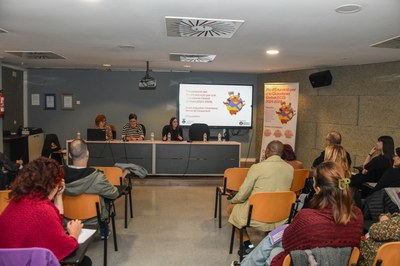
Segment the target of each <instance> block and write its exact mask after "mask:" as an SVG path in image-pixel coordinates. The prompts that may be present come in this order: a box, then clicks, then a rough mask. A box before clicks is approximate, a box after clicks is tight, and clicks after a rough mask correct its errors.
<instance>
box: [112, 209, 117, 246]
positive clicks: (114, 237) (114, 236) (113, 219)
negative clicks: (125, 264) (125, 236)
mask: <svg viewBox="0 0 400 266" xmlns="http://www.w3.org/2000/svg"><path fill="white" fill-rule="evenodd" d="M111 225H112V230H113V239H114V250H115V251H118V244H117V230H116V229H115V213H113V214H112V216H111Z"/></svg>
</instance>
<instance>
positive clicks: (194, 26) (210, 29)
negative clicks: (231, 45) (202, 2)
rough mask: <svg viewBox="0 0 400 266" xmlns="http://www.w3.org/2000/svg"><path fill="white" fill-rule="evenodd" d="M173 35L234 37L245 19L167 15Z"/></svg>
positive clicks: (168, 27) (166, 19)
mask: <svg viewBox="0 0 400 266" xmlns="http://www.w3.org/2000/svg"><path fill="white" fill-rule="evenodd" d="M165 22H166V26H167V35H168V36H171V37H202V38H232V36H233V35H234V34H235V32H236V31H237V30H238V29H239V27H240V26H241V25H242V24H243V23H244V20H227V19H209V18H188V17H169V16H166V17H165Z"/></svg>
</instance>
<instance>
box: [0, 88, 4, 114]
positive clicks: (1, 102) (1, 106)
mask: <svg viewBox="0 0 400 266" xmlns="http://www.w3.org/2000/svg"><path fill="white" fill-rule="evenodd" d="M3 115H4V94H3V92H2V91H0V116H3Z"/></svg>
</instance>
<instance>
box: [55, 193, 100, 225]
mask: <svg viewBox="0 0 400 266" xmlns="http://www.w3.org/2000/svg"><path fill="white" fill-rule="evenodd" d="M99 202H100V199H99V195H97V194H80V195H78V196H67V195H65V194H63V203H64V216H65V217H66V218H69V219H79V220H88V219H92V218H95V217H97V214H98V213H97V210H96V203H97V204H99Z"/></svg>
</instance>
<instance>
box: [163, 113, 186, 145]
mask: <svg viewBox="0 0 400 266" xmlns="http://www.w3.org/2000/svg"><path fill="white" fill-rule="evenodd" d="M168 134H169V135H170V137H171V139H170V140H177V141H182V140H183V133H182V128H181V127H180V126H179V122H178V118H176V117H172V118H171V119H170V120H169V125H166V126H165V127H164V128H163V131H162V140H164V141H166V140H168Z"/></svg>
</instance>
